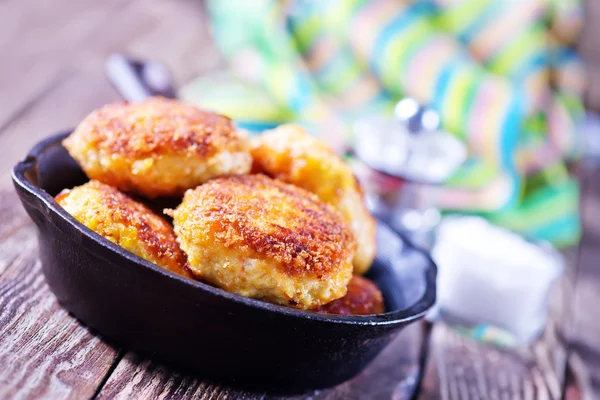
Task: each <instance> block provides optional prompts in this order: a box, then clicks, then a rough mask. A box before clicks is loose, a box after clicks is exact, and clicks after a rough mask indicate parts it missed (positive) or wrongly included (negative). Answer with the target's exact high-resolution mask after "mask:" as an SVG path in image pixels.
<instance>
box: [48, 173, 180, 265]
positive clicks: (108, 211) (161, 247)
mask: <svg viewBox="0 0 600 400" xmlns="http://www.w3.org/2000/svg"><path fill="white" fill-rule="evenodd" d="M78 190H94V191H95V192H96V193H97V194H98V195H99V196H100V201H99V204H95V205H93V206H92V207H91V208H92V209H93V210H94V211H95V214H96V215H97V216H98V218H99V219H102V224H103V226H106V224H110V223H120V224H123V225H124V226H127V227H131V228H133V229H135V230H136V231H137V234H138V239H139V241H140V242H141V244H142V245H143V247H144V248H145V250H146V251H147V253H148V254H146V255H144V254H137V253H136V254H137V255H138V256H140V257H142V258H146V259H148V258H151V259H149V260H148V261H151V262H154V263H157V264H159V265H161V266H163V267H165V268H167V269H170V270H172V271H174V272H176V273H179V274H182V275H185V276H188V277H191V274H190V272H189V270H188V267H187V260H186V256H185V253H183V251H182V250H181V248H180V247H179V244H178V242H177V238H176V236H175V233H174V232H173V228H172V227H171V225H169V223H168V222H167V221H165V220H164V219H163V218H161V217H160V216H158V215H156V214H154V212H152V210H150V209H149V208H148V207H146V206H145V205H144V204H142V203H139V202H137V201H135V200H133V199H132V198H130V197H129V196H127V195H125V194H124V193H122V192H120V191H119V190H117V189H115V188H113V187H112V186H109V185H106V184H104V183H101V182H99V181H95V180H92V181H89V182H88V183H86V184H84V185H82V186H79V187H76V188H74V189H71V190H69V189H65V190H63V191H62V192H61V193H59V194H58V195H57V196H56V201H57V202H58V203H59V204H61V205H62V203H63V202H64V200H65V199H66V198H67V197H68V196H70V195H71V194H72V193H74V192H75V191H78ZM81 222H82V223H83V224H85V225H89V223H88V222H89V221H81ZM98 233H100V234H101V235H102V234H103V232H102V231H100V232H98ZM103 236H104V235H103ZM116 243H117V244H120V243H119V241H118V240H117V241H116ZM148 255H149V256H150V257H148Z"/></svg>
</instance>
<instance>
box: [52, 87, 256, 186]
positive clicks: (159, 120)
mask: <svg viewBox="0 0 600 400" xmlns="http://www.w3.org/2000/svg"><path fill="white" fill-rule="evenodd" d="M63 145H64V146H65V148H66V149H67V150H68V151H69V153H70V154H71V156H72V157H73V158H74V159H75V160H76V161H77V162H78V163H79V165H81V167H82V169H83V170H84V171H85V173H86V174H87V175H88V176H89V177H90V179H96V180H99V181H101V182H104V183H106V184H109V185H111V186H114V187H116V188H118V189H120V190H123V191H126V192H132V193H137V194H140V195H143V196H145V197H148V198H156V197H161V196H165V197H168V196H179V195H182V194H183V193H184V192H185V191H186V190H187V189H190V188H194V187H196V186H197V185H199V184H201V183H204V182H206V181H208V180H209V179H212V178H214V177H217V176H221V175H234V174H246V173H248V171H249V170H250V167H251V164H252V159H251V156H250V153H249V146H250V144H249V140H248V138H247V135H246V134H245V133H243V132H242V131H238V130H236V129H235V127H234V126H233V123H232V121H231V120H230V119H229V118H227V117H224V116H222V115H219V114H216V113H213V112H210V111H204V110H201V109H199V108H197V107H195V106H192V105H186V104H183V103H180V102H178V101H175V100H168V99H164V98H160V97H155V98H151V99H148V100H146V101H143V102H141V103H135V104H127V103H119V104H110V105H107V106H104V107H102V108H99V109H97V110H95V111H93V112H92V113H91V114H90V115H88V116H87V117H86V118H85V119H84V120H83V121H82V122H81V123H80V124H79V126H78V127H77V128H76V129H75V131H74V132H73V133H72V134H71V135H70V136H69V137H67V138H66V139H65V140H64V141H63Z"/></svg>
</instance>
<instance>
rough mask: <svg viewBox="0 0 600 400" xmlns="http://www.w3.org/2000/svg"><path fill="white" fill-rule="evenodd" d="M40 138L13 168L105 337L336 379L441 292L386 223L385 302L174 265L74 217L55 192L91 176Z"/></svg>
mask: <svg viewBox="0 0 600 400" xmlns="http://www.w3.org/2000/svg"><path fill="white" fill-rule="evenodd" d="M67 135H68V133H63V134H60V135H57V136H53V137H51V138H48V139H46V140H44V141H42V142H40V143H39V144H37V145H36V146H35V147H34V148H33V149H32V150H31V151H30V152H29V154H28V155H27V157H26V158H25V160H24V161H22V162H20V163H18V164H17V165H16V166H15V167H14V169H13V175H12V177H13V181H14V184H15V187H16V190H17V192H18V194H19V197H20V198H21V201H22V203H23V206H24V207H25V209H26V210H27V212H28V213H29V215H30V216H31V218H32V219H33V221H34V222H35V224H36V225H37V226H38V228H39V249H40V258H41V261H42V267H43V271H44V275H45V276H46V280H47V282H48V285H49V286H50V288H51V289H52V291H53V292H54V294H55V295H56V297H57V298H58V301H59V302H60V303H61V304H62V305H63V306H64V307H65V308H66V309H67V310H69V311H70V312H71V313H73V314H74V315H75V316H76V317H77V318H79V319H80V320H81V321H83V322H84V323H85V324H87V325H88V326H90V327H92V328H94V329H95V330H97V331H98V332H99V333H101V334H102V335H104V336H105V337H106V338H108V339H110V340H113V341H115V342H117V343H119V344H122V345H124V346H128V347H131V348H133V349H136V350H138V351H141V352H143V353H146V354H150V355H154V356H157V357H158V358H160V359H162V360H166V361H169V362H171V363H174V364H176V365H179V366H183V367H186V368H191V369H193V370H194V371H196V372H198V373H199V374H201V376H203V377H207V378H212V379H217V380H219V381H225V382H227V383H229V384H236V385H238V386H245V387H248V386H251V387H254V388H261V389H263V390H264V389H267V388H268V389H276V390H285V391H288V390H305V389H313V388H319V387H327V386H332V385H335V384H337V383H340V382H342V381H344V380H346V379H349V378H351V377H353V376H355V375H356V374H358V373H359V372H360V371H361V370H362V369H363V368H364V367H365V366H366V365H367V364H368V363H369V362H370V361H371V360H372V359H373V358H374V357H375V356H376V355H377V354H378V353H379V352H380V351H381V350H382V349H383V348H384V347H385V346H386V345H387V344H388V343H389V342H390V341H391V340H392V339H393V338H394V337H395V336H396V334H397V333H398V332H399V331H400V330H401V329H402V328H403V327H405V326H406V325H408V324H409V323H411V322H414V321H415V320H417V319H419V318H421V317H422V316H423V315H424V314H425V312H426V311H427V310H428V309H429V308H430V307H431V306H432V305H433V303H434V301H435V277H436V266H435V265H434V263H433V262H432V260H431V258H430V257H429V256H428V255H427V254H426V253H424V252H423V251H421V250H418V249H416V248H415V247H413V246H412V245H410V244H409V243H408V242H406V241H405V240H403V239H402V238H401V237H399V236H397V235H396V234H395V233H393V232H392V231H391V230H390V229H389V228H387V227H385V226H384V225H383V224H379V227H378V232H377V234H378V247H379V250H378V254H377V259H376V260H375V263H374V264H373V266H372V268H371V270H370V271H369V274H368V275H367V276H368V277H369V278H371V279H373V280H374V281H375V282H376V283H377V285H378V286H379V288H380V289H381V290H382V292H383V295H384V298H385V306H386V310H388V312H386V313H384V314H379V315H372V316H330V315H322V314H316V313H311V312H305V311H299V310H294V309H290V308H286V307H283V306H277V305H273V304H269V303H265V302H262V301H258V300H253V299H248V298H245V297H242V296H238V295H235V294H232V293H228V292H225V291H223V290H220V289H217V288H214V287H212V286H209V285H206V284H203V283H201V282H196V281H192V280H189V279H187V278H183V277H181V276H178V275H176V274H174V273H171V272H170V271H166V270H164V269H162V268H160V267H157V266H155V265H154V264H152V263H150V262H147V261H145V260H143V259H141V258H139V257H137V256H135V255H133V254H131V253H129V252H127V251H125V250H123V249H122V248H120V247H118V246H117V245H115V244H113V243H111V242H110V241H108V240H106V239H104V238H103V237H101V236H100V235H98V234H96V233H95V232H93V231H91V230H89V229H88V228H86V227H85V226H84V225H82V224H80V223H79V222H77V221H76V220H75V219H74V218H73V217H71V216H70V215H69V214H68V213H67V212H66V211H64V210H63V209H62V208H61V207H60V206H59V205H58V204H57V203H56V202H55V201H54V199H53V196H55V195H56V194H57V193H58V192H59V191H60V190H62V189H63V188H71V187H73V186H76V185H80V184H83V183H84V182H85V181H86V180H87V178H86V176H85V175H84V173H83V172H82V171H81V169H80V168H79V166H78V165H77V164H76V163H75V161H74V160H73V159H72V158H71V157H70V156H69V155H68V153H67V151H66V150H65V149H64V148H63V147H62V145H61V140H62V139H63V138H64V137H66V136H67Z"/></svg>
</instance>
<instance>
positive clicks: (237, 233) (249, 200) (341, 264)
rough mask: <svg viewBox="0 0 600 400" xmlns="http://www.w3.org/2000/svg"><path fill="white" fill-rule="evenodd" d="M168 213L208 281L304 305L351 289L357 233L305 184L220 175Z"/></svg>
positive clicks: (200, 274) (183, 245) (191, 259)
mask: <svg viewBox="0 0 600 400" xmlns="http://www.w3.org/2000/svg"><path fill="white" fill-rule="evenodd" d="M170 213H171V214H172V216H173V224H174V226H175V233H176V235H177V238H178V240H179V243H180V244H181V248H182V249H183V250H184V251H185V252H186V254H187V256H188V262H189V265H190V269H191V270H192V272H193V273H194V275H196V277H197V278H200V279H202V280H204V281H206V282H208V283H210V284H213V285H215V286H218V287H220V288H222V289H225V290H227V291H229V292H234V293H237V294H240V295H243V296H247V297H252V298H256V299H261V300H265V301H268V302H272V303H277V304H283V305H286V306H291V307H295V308H300V309H310V308H314V307H317V306H319V305H321V304H325V303H328V302H330V301H332V300H335V299H337V298H340V297H342V296H344V295H345V294H346V286H347V284H348V281H349V280H350V278H351V277H352V256H353V254H354V251H355V241H354V235H353V234H352V232H351V231H350V229H349V228H348V226H347V224H345V223H344V221H343V219H342V217H341V215H339V213H338V212H337V211H336V210H335V209H334V208H332V207H331V206H329V205H327V204H325V203H323V202H321V201H320V200H319V199H318V198H317V197H316V196H315V195H313V194H311V193H309V192H307V191H305V190H303V189H301V188H298V187H295V186H292V185H288V184H286V183H283V182H280V181H277V180H274V179H271V178H268V177H266V176H264V175H246V176H230V177H224V178H217V179H214V180H211V181H209V182H208V183H205V184H204V185H201V186H199V187H197V188H196V189H193V190H188V191H187V192H186V193H185V196H184V198H183V202H182V203H181V204H180V205H179V207H177V209H175V210H174V211H172V210H171V211H170Z"/></svg>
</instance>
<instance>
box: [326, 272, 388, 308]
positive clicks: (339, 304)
mask: <svg viewBox="0 0 600 400" xmlns="http://www.w3.org/2000/svg"><path fill="white" fill-rule="evenodd" d="M315 311H317V312H321V313H325V314H340V315H370V314H381V313H382V312H383V311H384V310H383V296H382V295H381V292H380V291H379V288H378V287H377V285H375V284H374V283H373V282H371V281H370V280H368V279H367V278H363V277H362V276H357V275H355V276H353V277H352V280H351V281H350V283H349V284H348V293H346V295H345V296H344V297H342V298H341V299H337V300H334V301H332V302H331V303H328V304H325V305H323V306H321V307H319V308H317V309H316V310H315Z"/></svg>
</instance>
